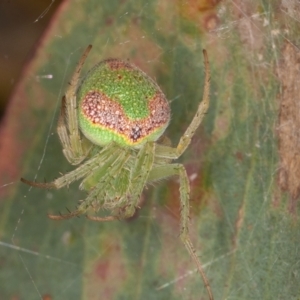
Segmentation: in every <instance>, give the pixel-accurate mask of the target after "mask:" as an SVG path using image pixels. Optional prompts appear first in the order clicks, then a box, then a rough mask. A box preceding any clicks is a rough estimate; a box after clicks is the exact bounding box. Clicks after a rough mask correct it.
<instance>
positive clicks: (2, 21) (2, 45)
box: [0, 0, 62, 121]
mask: <svg viewBox="0 0 300 300" xmlns="http://www.w3.org/2000/svg"><path fill="white" fill-rule="evenodd" d="M61 2H62V0H39V1H35V0H27V1H24V0H23V1H22V0H17V1H15V0H14V1H11V0H3V1H0V121H1V119H2V117H3V115H4V113H5V108H6V105H7V103H8V101H9V98H10V95H11V93H12V91H13V89H14V86H15V84H16V83H17V82H18V79H19V77H20V74H21V72H22V68H23V67H24V65H25V64H26V61H27V60H28V59H29V58H30V57H31V55H32V54H33V52H34V49H35V45H36V44H37V43H38V41H39V38H40V37H41V35H42V34H43V32H44V30H45V29H46V27H47V25H48V24H49V22H50V20H51V17H52V15H53V14H54V13H55V11H56V10H57V8H58V6H59V5H60V3H61Z"/></svg>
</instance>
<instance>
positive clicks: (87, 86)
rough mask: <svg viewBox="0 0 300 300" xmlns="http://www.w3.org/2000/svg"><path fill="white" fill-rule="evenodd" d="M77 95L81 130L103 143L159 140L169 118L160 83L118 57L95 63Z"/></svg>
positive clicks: (90, 138)
mask: <svg viewBox="0 0 300 300" xmlns="http://www.w3.org/2000/svg"><path fill="white" fill-rule="evenodd" d="M77 99H78V109H79V113H78V115H79V124H80V128H81V131H82V133H83V134H84V135H85V136H86V137H87V138H88V139H89V140H91V141H92V142H93V143H95V144H97V145H100V146H104V145H107V144H108V143H110V142H112V141H114V142H116V143H118V144H120V145H122V146H137V147H138V146H140V145H142V144H143V143H145V142H146V141H156V140H157V139H158V138H159V137H160V136H161V135H162V134H163V132H164V130H165V129H166V127H167V126H168V124H169V121H170V107H169V103H168V101H167V99H166V97H165V96H164V94H163V93H162V91H161V90H160V88H159V87H158V85H157V84H156V83H155V82H154V81H153V80H152V79H151V78H150V77H148V76H147V75H146V74H145V73H144V72H143V71H141V70H140V69H138V68H137V67H135V66H133V65H131V64H129V63H127V62H124V61H121V60H118V59H108V60H105V61H103V62H100V63H99V64H98V65H96V66H95V67H94V68H93V69H92V70H91V71H90V72H89V73H88V74H87V75H86V77H85V78H84V80H83V81H82V84H81V85H80V87H79V89H78V94H77Z"/></svg>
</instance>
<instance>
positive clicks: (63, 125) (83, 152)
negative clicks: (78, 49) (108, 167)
mask: <svg viewBox="0 0 300 300" xmlns="http://www.w3.org/2000/svg"><path fill="white" fill-rule="evenodd" d="M91 48H92V46H91V45H89V46H88V47H87V48H86V50H85V51H84V53H83V55H82V56H81V59H80V61H79V63H78V65H77V67H76V69H75V72H74V75H73V77H72V79H71V82H70V85H69V88H68V90H67V92H66V95H65V96H64V97H63V98H62V103H61V111H60V116H59V119H58V123H57V133H58V136H59V139H60V141H61V144H62V146H63V153H64V155H65V157H66V158H67V160H68V161H69V162H70V163H71V164H72V165H78V164H79V163H80V162H82V161H83V160H84V159H85V158H86V156H87V154H88V152H89V150H90V148H89V147H88V148H87V149H84V147H83V143H82V136H81V135H80V132H79V125H78V116H77V113H78V112H77V101H76V92H77V86H78V82H79V75H80V72H81V69H82V67H83V64H84V62H85V60H86V58H87V56H88V54H89V52H90V50H91Z"/></svg>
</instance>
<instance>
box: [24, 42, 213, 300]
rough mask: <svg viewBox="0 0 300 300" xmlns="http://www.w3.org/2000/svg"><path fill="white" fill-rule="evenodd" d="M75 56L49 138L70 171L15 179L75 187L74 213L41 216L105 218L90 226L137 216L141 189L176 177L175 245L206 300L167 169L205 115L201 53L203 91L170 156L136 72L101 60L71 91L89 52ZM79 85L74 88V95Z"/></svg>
mask: <svg viewBox="0 0 300 300" xmlns="http://www.w3.org/2000/svg"><path fill="white" fill-rule="evenodd" d="M91 48H92V46H91V45H89V46H88V47H87V49H86V50H85V52H84V53H83V55H82V57H81V59H80V61H79V63H78V65H77V67H76V70H75V73H74V75H73V77H72V80H71V82H70V86H69V88H68V90H67V92H66V94H65V96H64V97H63V99H62V105H61V112H60V116H59V119H58V124H57V132H58V135H59V138H60V141H61V144H62V147H63V153H64V156H65V157H66V159H67V160H68V162H69V163H70V164H72V165H77V166H78V167H77V168H76V169H75V170H73V171H71V172H69V173H67V174H65V175H62V176H61V177H59V178H57V179H55V180H54V181H53V182H50V183H37V182H33V181H29V180H26V179H24V178H21V181H22V182H24V183H26V184H28V185H30V186H34V187H38V188H45V189H60V188H62V187H64V186H68V185H69V184H70V183H72V182H73V181H75V180H79V179H82V182H81V184H80V186H79V188H80V189H83V190H86V191H87V192H88V196H87V198H86V199H85V200H82V201H81V202H80V203H79V205H78V207H77V209H76V210H75V211H73V212H70V213H68V214H64V215H48V216H49V218H50V219H53V220H65V219H69V218H72V217H75V216H78V215H80V214H85V213H86V212H87V211H88V210H89V209H92V210H93V211H95V212H97V211H98V210H100V209H105V210H110V211H111V214H109V215H108V216H106V217H99V216H87V218H88V219H90V220H93V221H100V222H102V221H113V220H119V219H126V218H130V217H132V216H133V215H134V213H135V211H136V210H137V209H138V208H139V201H140V197H141V194H142V192H143V189H144V187H145V186H146V185H147V184H149V183H153V182H155V181H159V180H161V179H164V178H167V177H170V176H174V175H177V176H179V181H180V188H179V190H180V204H181V233H180V237H181V240H182V242H183V243H184V245H185V247H186V249H187V250H188V252H189V254H190V256H191V258H192V259H193V261H194V263H195V264H196V266H197V269H198V271H199V273H200V274H201V276H202V279H203V281H204V284H205V287H206V289H207V292H208V295H209V298H210V300H213V295H212V291H211V288H210V285H209V282H208V279H207V277H206V275H205V273H204V271H203V269H202V266H201V263H200V260H199V258H198V257H197V255H196V251H195V248H194V246H193V244H192V242H191V240H190V236H189V194H190V186H189V180H188V177H187V173H186V170H185V168H184V166H183V165H182V164H179V163H172V161H173V160H175V159H178V158H179V157H180V156H181V155H182V154H183V153H184V151H185V150H186V149H187V147H188V145H189V144H190V142H191V139H192V137H193V136H194V134H195V131H196V129H197V128H198V126H199V125H200V123H201V121H202V119H203V117H204V115H205V113H206V111H207V109H208V107H209V85H210V70H209V63H208V57H207V53H206V51H205V50H203V55H204V63H205V70H206V76H205V85H204V92H203V100H202V102H201V103H200V104H199V107H198V110H197V112H196V114H195V116H194V118H193V120H192V122H191V124H190V125H189V127H188V128H187V129H186V131H185V133H184V135H183V136H182V137H181V139H180V141H179V143H178V145H177V147H176V148H173V147H171V146H170V145H169V142H168V139H167V138H164V137H163V136H162V135H163V133H164V131H165V129H166V128H167V126H168V124H169V121H170V106H169V103H168V101H167V99H166V97H165V96H164V94H163V92H162V91H161V90H160V88H159V87H158V85H157V84H156V83H155V82H154V81H153V80H152V79H151V78H149V77H148V76H147V75H146V74H145V73H144V72H142V71H141V70H140V69H138V68H137V67H135V66H133V65H131V64H129V63H127V62H124V61H121V60H118V59H108V60H104V61H102V62H100V63H99V64H97V65H96V66H95V67H94V68H92V69H91V70H90V71H89V72H88V74H87V75H86V76H85V78H84V79H83V80H82V82H81V83H80V84H79V76H80V72H81V69H82V66H83V64H84V62H85V60H86V58H87V55H88V53H89V52H90V50H91ZM78 85H79V87H78Z"/></svg>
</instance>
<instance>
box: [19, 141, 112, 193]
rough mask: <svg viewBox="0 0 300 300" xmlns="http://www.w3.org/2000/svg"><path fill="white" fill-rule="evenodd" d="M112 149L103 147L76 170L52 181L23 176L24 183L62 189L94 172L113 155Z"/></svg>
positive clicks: (44, 187)
mask: <svg viewBox="0 0 300 300" xmlns="http://www.w3.org/2000/svg"><path fill="white" fill-rule="evenodd" d="M111 151H112V149H111V148H110V147H109V146H107V147H105V148H103V149H102V150H101V151H100V152H99V153H98V154H96V155H95V156H93V157H92V158H90V159H89V160H87V161H86V162H84V163H83V164H82V165H80V166H79V167H78V168H76V169H75V170H73V171H71V172H69V173H67V174H65V175H63V176H61V177H59V178H57V179H55V180H54V181H52V182H48V183H47V182H35V181H30V180H27V179H25V178H21V181H22V182H23V183H26V184H28V185H30V186H34V187H38V188H42V189H60V188H62V187H64V186H66V185H69V184H71V183H72V182H73V181H75V180H78V179H80V178H82V177H84V176H86V175H87V174H89V173H91V172H93V171H94V170H95V169H97V168H99V167H100V166H101V165H102V164H104V163H105V161H106V160H107V159H108V158H110V157H111Z"/></svg>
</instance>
